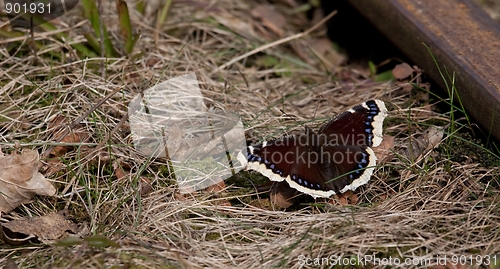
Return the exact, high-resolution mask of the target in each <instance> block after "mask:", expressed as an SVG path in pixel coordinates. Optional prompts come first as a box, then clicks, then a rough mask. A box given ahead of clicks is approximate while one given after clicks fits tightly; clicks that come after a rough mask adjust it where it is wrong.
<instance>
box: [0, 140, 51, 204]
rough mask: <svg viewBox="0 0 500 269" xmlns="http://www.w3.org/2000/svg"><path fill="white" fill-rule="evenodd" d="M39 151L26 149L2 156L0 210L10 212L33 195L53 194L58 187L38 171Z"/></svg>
mask: <svg viewBox="0 0 500 269" xmlns="http://www.w3.org/2000/svg"><path fill="white" fill-rule="evenodd" d="M38 161H39V156H38V152H37V151H34V150H24V151H23V152H22V153H21V154H17V153H13V154H11V155H7V156H0V211H1V212H4V213H9V212H10V211H12V210H14V209H15V208H16V207H17V206H19V205H20V204H22V203H27V202H29V201H30V200H31V199H32V198H33V196H35V195H36V194H38V195H46V196H53V195H55V194H56V189H55V188H54V186H52V183H50V181H48V180H47V179H46V178H45V177H44V176H43V175H42V174H40V173H39V172H38Z"/></svg>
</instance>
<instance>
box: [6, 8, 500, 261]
mask: <svg viewBox="0 0 500 269" xmlns="http://www.w3.org/2000/svg"><path fill="white" fill-rule="evenodd" d="M202 3H204V2H202V1H199V2H198V1H174V4H173V5H172V7H171V10H170V13H169V17H168V19H167V23H166V24H165V25H163V26H162V27H161V31H159V32H157V31H155V24H154V18H155V16H156V15H155V14H156V13H155V12H156V10H155V9H154V8H149V9H148V11H146V12H147V13H146V15H144V16H143V15H141V14H139V13H137V12H132V23H133V25H134V27H135V30H137V31H141V35H142V36H141V38H140V40H139V41H138V43H137V45H136V48H135V53H139V52H140V53H142V54H140V55H138V56H136V57H126V56H124V57H121V58H116V59H102V58H93V59H78V58H77V56H76V55H75V54H73V53H72V51H73V50H72V49H71V48H70V47H69V46H68V44H65V43H63V42H59V41H57V40H56V39H55V38H53V35H54V33H55V32H42V33H40V34H35V37H36V39H37V40H41V41H43V42H44V43H45V44H46V46H45V47H44V49H43V50H41V51H38V53H37V56H36V57H35V56H34V55H33V54H31V53H30V49H29V46H28V44H29V38H28V37H27V36H26V37H22V38H17V39H15V40H14V39H7V40H5V39H4V40H0V66H1V70H0V74H1V75H0V86H1V88H0V143H2V148H3V149H4V150H5V149H7V150H9V149H12V146H13V144H14V142H15V141H19V142H20V144H21V146H23V147H30V148H35V149H38V150H39V152H40V153H42V154H43V153H45V152H46V151H47V149H48V148H49V147H50V146H51V145H52V144H53V143H52V144H51V143H49V142H50V141H52V142H53V138H52V137H51V133H50V132H48V131H47V123H48V121H49V119H50V118H51V117H53V116H54V115H63V116H65V117H67V118H69V119H70V120H71V121H74V120H75V119H77V118H78V117H80V116H81V115H84V113H86V112H87V111H90V110H92V113H90V115H89V116H87V117H85V118H84V119H83V120H82V121H81V124H82V125H83V127H84V129H85V130H86V131H87V132H88V133H89V134H90V138H89V139H88V140H87V141H85V142H86V143H87V144H86V145H87V146H86V147H83V146H82V147H78V148H77V149H76V150H74V151H71V152H68V153H67V154H66V155H64V156H62V157H61V158H60V160H61V161H62V164H61V166H60V167H56V168H55V169H54V167H52V166H53V163H50V162H48V159H45V160H44V166H43V167H42V169H43V170H44V171H45V175H46V176H47V177H48V178H50V179H52V180H53V181H54V184H55V185H56V187H57V188H58V190H59V196H58V197H53V198H42V197H38V198H36V200H35V201H34V202H33V203H31V204H28V205H24V206H22V207H20V208H18V209H17V210H16V211H15V212H13V213H11V214H10V216H8V218H13V219H15V218H21V217H23V216H36V215H44V214H47V213H49V212H54V211H57V210H61V209H64V208H68V209H69V211H70V216H71V217H72V219H74V220H75V221H76V222H77V223H79V224H80V225H81V227H82V229H83V233H84V234H85V236H89V235H101V236H106V237H107V238H109V239H111V240H113V241H115V242H117V243H119V244H120V246H121V247H119V248H113V247H109V248H95V247H89V246H87V245H85V244H83V245H78V246H75V247H55V246H48V245H30V246H22V247H9V246H6V245H2V246H1V248H0V265H2V264H4V263H5V262H6V260H7V258H13V259H14V260H15V261H16V262H17V263H18V264H22V266H23V268H24V267H31V268H35V267H42V268H49V267H50V268H110V267H112V266H119V268H142V267H144V268H201V267H210V268H235V267H239V268H271V267H283V268H300V267H301V265H300V261H301V257H307V258H329V257H333V256H332V255H334V256H337V257H347V258H353V259H354V258H356V257H364V256H365V255H375V256H376V257H378V258H389V257H392V258H396V257H398V258H401V259H402V260H404V259H405V258H433V257H436V256H437V255H439V256H440V257H443V255H448V256H450V255H454V254H455V255H459V254H464V255H489V254H498V253H500V244H499V243H498V242H500V230H499V228H498V223H499V222H500V210H499V205H500V203H499V202H500V201H499V200H500V193H499V191H500V187H499V186H500V181H499V176H498V175H499V174H500V171H499V169H498V167H497V166H495V165H494V164H495V163H496V164H498V163H499V162H498V159H497V158H495V157H492V156H489V155H488V154H487V153H486V152H484V151H482V150H481V147H478V146H474V145H471V144H469V143H466V142H464V141H462V140H460V137H461V134H454V135H452V137H451V139H449V140H447V142H443V143H442V144H441V146H440V148H439V149H437V150H434V151H432V152H430V153H429V154H428V155H427V156H426V157H425V158H421V159H420V160H418V161H417V162H414V161H411V160H410V159H411V158H408V156H405V155H404V154H403V153H402V152H404V149H405V148H407V147H408V144H409V143H410V142H409V141H410V140H411V139H409V137H412V135H413V134H415V133H421V132H422V131H423V130H425V129H427V126H430V125H435V124H438V125H442V126H444V125H446V124H448V123H449V122H448V119H449V115H448V114H447V113H437V112H433V111H432V110H430V106H426V104H428V103H430V102H432V100H437V99H435V98H433V99H429V98H427V97H425V94H424V95H423V96H424V97H422V92H419V91H407V90H404V89H403V88H402V84H394V83H389V82H385V83H382V82H375V81H373V80H372V79H370V78H369V77H368V74H369V72H368V70H363V69H359V68H358V69H356V68H353V67H350V66H338V65H334V67H332V68H328V69H327V70H326V69H325V64H324V63H322V62H321V61H320V60H318V57H315V56H314V55H313V54H311V53H310V49H309V47H308V44H311V42H309V43H308V40H310V38H312V37H314V38H320V37H324V35H325V32H326V31H325V29H324V28H320V29H318V30H317V31H315V32H313V33H312V37H311V36H309V37H305V38H301V39H296V40H292V41H290V42H288V43H284V44H280V45H278V46H273V47H270V48H268V49H266V50H265V51H263V52H259V53H257V54H254V55H251V56H249V57H248V58H245V59H243V60H241V61H239V62H237V63H234V64H233V65H232V66H230V67H228V68H227V69H224V70H220V71H218V72H214V71H215V70H217V69H218V68H219V67H220V66H222V65H224V64H225V63H227V62H230V61H231V60H232V59H235V58H236V57H238V56H240V55H242V54H244V53H246V52H248V51H251V50H252V49H255V48H257V47H260V46H265V45H266V44H268V43H270V42H271V41H274V40H277V39H279V37H277V36H273V35H274V34H275V33H273V32H272V31H270V30H269V29H266V28H263V27H262V26H259V22H256V21H255V19H254V18H253V17H252V16H251V15H250V14H249V12H248V11H247V9H248V7H251V6H253V5H255V3H253V2H250V1H241V2H240V1H229V0H227V1H217V4H216V5H208V6H206V5H205V4H202ZM105 4H106V5H110V4H112V1H110V2H109V3H108V1H105ZM277 7H278V8H277V11H276V12H279V13H285V11H288V12H289V11H290V10H291V8H290V7H287V6H286V5H285V4H284V3H281V4H279V5H277ZM104 10H105V12H106V15H105V16H103V18H104V21H105V23H106V25H108V29H109V30H110V32H111V33H115V35H118V34H117V31H118V29H115V28H114V27H113V26H114V25H116V23H115V24H114V23H113V22H115V21H116V19H117V16H116V13H115V11H114V10H115V9H114V8H113V6H112V5H111V6H106V8H105V9H104ZM148 12H149V13H148ZM228 14H230V15H228ZM68 17H69V18H71V19H69V18H68ZM215 18H217V19H215ZM286 18H287V24H286V27H285V28H284V36H291V35H293V34H296V33H300V32H303V31H306V30H307V29H309V28H310V27H312V25H313V24H314V23H311V22H309V20H307V18H306V16H305V14H303V13H298V14H296V15H294V16H286ZM224 19H225V20H227V21H229V22H230V23H229V24H227V25H225V26H222V25H221V24H219V22H221V21H223V20H224ZM82 20H83V19H82V18H81V16H80V13H79V12H78V11H73V12H72V16H67V17H65V18H63V19H61V20H60V21H56V22H55V24H56V25H57V26H58V29H59V30H57V31H59V32H60V31H63V32H65V33H67V34H68V35H69V36H71V37H72V39H73V40H74V41H78V40H80V41H82V40H84V38H83V37H82V36H81V34H80V33H79V32H78V31H77V30H75V29H72V28H71V27H69V26H68V25H67V24H66V23H68V22H69V21H73V22H80V21H82ZM228 25H232V26H233V28H228V27H227V26H228ZM259 27H260V28H259ZM250 29H253V30H250ZM259 31H261V32H259ZM263 33H265V34H268V35H269V36H270V37H269V40H265V38H264V36H265V35H264V34H263ZM118 40H119V39H118ZM12 44H15V47H13V46H12ZM21 44H22V46H21ZM16 50H18V51H17V52H16ZM50 51H53V52H58V53H60V52H62V51H65V54H64V55H65V57H66V58H65V59H64V60H58V59H52V58H50V56H49V52H50ZM20 55H23V56H20ZM271 56H272V57H274V58H276V59H279V61H280V65H274V66H271V67H265V66H263V65H262V64H259V59H263V58H264V57H271ZM104 61H105V62H106V77H105V78H103V77H102V75H101V74H102V73H101V71H102V70H101V69H100V68H101V64H102V63H103V62H104ZM188 72H196V74H197V76H198V79H199V80H200V82H201V83H200V84H201V85H200V86H201V87H202V89H203V93H204V94H205V95H206V96H207V97H208V98H209V99H210V102H211V103H212V104H213V106H214V107H219V108H224V109H227V110H229V111H236V112H238V113H239V114H240V115H241V117H242V119H243V121H244V123H245V127H246V128H245V131H246V132H247V135H248V138H249V139H253V140H254V141H256V140H259V139H261V138H263V137H269V136H277V135H280V134H282V133H283V132H285V131H286V132H293V130H300V129H301V128H302V127H301V126H300V125H298V124H297V123H296V121H295V120H291V119H289V118H288V116H286V115H283V113H282V112H281V111H280V109H282V110H284V111H286V112H287V114H289V115H293V116H294V117H295V119H296V120H298V121H301V122H305V123H307V124H309V125H312V126H315V127H316V126H318V125H319V124H321V123H322V122H323V121H324V120H325V119H327V118H329V117H331V116H333V115H335V114H337V113H339V112H342V111H343V110H345V109H347V108H348V107H350V106H351V105H354V104H357V103H359V102H361V101H363V100H367V99H370V98H378V99H382V100H384V101H386V103H387V104H388V108H389V110H391V114H390V116H389V118H388V119H387V120H386V129H385V132H386V133H387V134H390V135H393V136H395V137H396V146H395V148H394V151H395V152H396V158H394V159H393V160H392V161H391V162H389V163H387V164H385V165H384V167H381V168H380V169H378V171H377V172H376V173H375V174H374V176H373V177H372V180H371V181H370V182H369V183H368V184H367V185H366V186H364V187H361V188H360V189H359V190H357V191H356V193H357V195H358V196H359V202H358V204H357V205H350V206H342V205H339V204H335V203H334V204H331V203H327V202H326V201H325V200H321V199H318V200H317V201H315V202H314V203H311V202H313V201H311V200H310V199H306V198H304V200H299V205H298V206H295V207H293V208H290V209H288V210H280V209H273V208H272V206H271V207H265V206H259V203H258V202H256V200H257V196H256V195H255V192H254V190H253V188H248V187H245V186H249V185H251V183H249V181H250V180H252V178H255V177H256V176H255V175H253V174H250V173H241V174H240V175H239V176H238V177H237V179H236V180H233V182H235V183H234V184H233V185H229V184H228V187H227V188H226V189H225V190H224V191H221V192H219V193H215V194H214V193H208V192H197V193H193V194H192V195H186V196H182V195H179V194H178V193H177V191H176V186H175V184H172V183H173V181H172V179H171V178H169V172H168V166H167V165H166V163H165V161H164V160H161V159H154V160H151V161H150V160H148V158H146V157H141V155H140V154H138V153H137V152H135V150H134V148H133V146H132V145H131V137H130V130H129V128H128V124H127V122H125V123H123V124H119V123H120V121H122V120H123V119H125V118H124V117H126V115H127V105H128V103H129V102H130V100H131V99H132V98H134V97H135V96H136V95H137V94H139V93H140V91H141V90H144V89H146V88H148V87H149V86H151V85H154V84H155V83H156V82H158V81H164V80H166V79H168V78H171V77H175V76H179V75H183V74H186V73H188ZM338 78H340V79H338ZM114 91H117V93H116V94H114V95H113V96H112V97H111V98H110V99H108V100H106V101H105V102H104V103H103V104H102V105H100V106H99V107H97V108H95V109H94V105H95V104H97V103H98V102H99V101H100V100H102V99H103V98H104V97H105V96H106V95H108V94H110V93H112V92H114ZM311 120H312V121H311ZM117 125H118V126H119V128H115V127H116V126H117ZM114 129H115V130H114ZM108 136H109V137H110V139H109V140H108V141H106V140H103V139H105V138H106V137H108ZM103 141H104V142H105V144H104V146H105V147H104V148H101V149H100V151H99V152H98V153H99V154H91V155H89V154H90V153H91V152H92V150H93V149H94V148H95V147H96V146H97V145H98V144H99V143H102V142H103ZM477 152H479V153H477ZM473 153H474V155H471V154H473ZM89 156H90V157H89ZM488 158H489V159H488ZM117 159H120V160H121V162H122V163H124V164H127V165H128V166H129V167H130V171H131V173H130V174H128V176H127V177H126V178H125V179H122V180H117V179H116V177H115V175H114V172H113V171H114V170H113V168H112V164H113V161H115V160H117ZM485 159H488V160H491V162H490V164H488V163H485V162H484V160H485ZM140 176H144V177H147V178H149V179H150V180H151V182H152V183H151V184H152V186H153V189H154V191H153V192H152V193H149V194H147V195H146V196H144V197H141V196H140V195H139V184H138V179H139V177H140ZM228 201H229V202H230V203H228ZM301 201H302V203H300V202H301ZM2 217H3V218H4V219H3V220H5V216H2ZM496 257H497V259H500V256H498V255H497V256H496ZM433 261H434V260H433ZM497 266H498V263H497ZM305 267H306V268H309V267H311V268H313V267H318V266H314V265H311V266H305ZM324 267H330V265H328V266H327V265H326V264H325V266H324ZM349 267H350V266H346V268H349ZM367 267H369V268H385V267H386V266H384V265H368V266H367ZM393 267H401V268H427V266H421V265H412V266H407V265H400V266H393ZM473 267H477V266H473ZM115 268H118V267H115ZM448 268H452V267H448ZM487 268H495V267H487Z"/></svg>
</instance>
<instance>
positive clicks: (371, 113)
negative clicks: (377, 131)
mask: <svg viewBox="0 0 500 269" xmlns="http://www.w3.org/2000/svg"><path fill="white" fill-rule="evenodd" d="M366 105H367V106H368V116H366V121H365V125H366V126H367V128H366V129H365V132H366V134H367V135H368V136H367V138H366V140H367V142H368V146H371V145H372V143H373V125H372V122H373V120H374V117H375V116H376V115H377V114H378V113H380V109H379V107H378V106H377V103H375V101H373V100H370V101H367V102H366Z"/></svg>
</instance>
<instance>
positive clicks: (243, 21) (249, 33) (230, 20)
mask: <svg viewBox="0 0 500 269" xmlns="http://www.w3.org/2000/svg"><path fill="white" fill-rule="evenodd" d="M209 15H210V16H212V17H213V18H214V19H216V20H217V21H218V22H219V23H220V24H222V25H224V26H225V27H227V28H229V29H231V30H232V31H234V32H235V33H237V34H239V35H241V36H243V37H245V38H248V39H252V40H255V39H257V40H258V39H259V38H258V35H257V34H256V33H255V31H254V29H253V26H252V24H251V23H249V22H248V19H249V18H245V17H243V16H236V15H233V14H232V13H231V12H229V11H227V10H220V11H214V12H209ZM240 15H241V14H240Z"/></svg>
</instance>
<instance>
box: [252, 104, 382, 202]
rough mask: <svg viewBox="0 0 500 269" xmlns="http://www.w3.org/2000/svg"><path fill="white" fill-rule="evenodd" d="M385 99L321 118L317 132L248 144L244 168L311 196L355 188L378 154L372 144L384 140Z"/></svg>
mask: <svg viewBox="0 0 500 269" xmlns="http://www.w3.org/2000/svg"><path fill="white" fill-rule="evenodd" d="M387 114H388V113H387V109H386V107H385V104H384V102H382V101H380V100H369V101H366V102H364V103H362V104H359V105H357V106H355V107H353V108H351V109H349V110H347V111H346V112H344V113H342V114H340V115H338V116H336V117H334V118H333V119H331V120H330V121H328V122H327V123H325V124H324V125H323V126H321V128H320V129H319V131H318V133H315V132H314V131H313V130H311V129H310V128H309V127H307V126H306V127H305V134H301V135H293V136H286V137H283V138H281V139H276V140H271V141H266V142H263V143H261V144H258V145H254V146H249V147H248V148H247V151H248V152H247V158H246V160H245V159H244V160H243V162H247V164H248V167H247V168H248V169H252V170H255V171H258V172H260V173H261V174H263V175H264V176H266V177H268V178H269V179H270V180H272V181H283V180H284V181H286V182H287V183H288V184H289V185H290V187H292V188H295V189H297V190H299V191H301V192H303V193H307V194H309V195H311V196H313V197H315V198H316V197H330V196H331V195H333V194H338V193H344V192H346V191H348V190H355V189H356V188H357V187H359V186H361V185H363V184H366V183H367V182H368V181H369V180H370V177H371V175H372V173H373V170H374V168H375V165H376V160H377V158H376V157H375V153H374V152H373V150H372V149H371V147H376V146H378V145H380V143H381V142H382V124H383V121H384V118H385V117H386V116H387Z"/></svg>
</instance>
